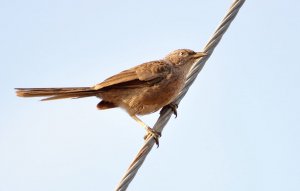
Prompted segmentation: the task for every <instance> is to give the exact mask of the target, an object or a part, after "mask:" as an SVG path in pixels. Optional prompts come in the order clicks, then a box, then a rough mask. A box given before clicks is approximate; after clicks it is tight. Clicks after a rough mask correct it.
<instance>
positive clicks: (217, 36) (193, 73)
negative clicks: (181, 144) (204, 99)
mask: <svg viewBox="0 0 300 191" xmlns="http://www.w3.org/2000/svg"><path fill="white" fill-rule="evenodd" d="M244 2H245V0H235V1H234V2H233V3H232V5H231V7H230V8H229V10H228V12H227V14H226V15H225V17H224V18H223V20H222V21H221V23H220V25H219V27H218V28H217V29H216V31H215V32H214V34H213V36H212V37H211V39H210V40H209V41H208V43H207V44H206V46H205V47H204V49H203V52H205V53H207V56H205V57H203V58H201V59H199V60H198V61H197V62H196V63H195V64H194V65H193V67H192V68H191V70H190V72H189V74H188V76H187V80H186V83H185V87H184V88H183V89H182V90H181V92H180V93H179V95H178V96H177V98H176V99H175V100H174V102H173V103H175V104H179V103H180V101H181V100H182V98H183V97H184V96H185V94H186V93H187V91H188V89H189V88H190V86H191V85H192V84H193V82H194V80H195V79H196V77H197V75H198V74H199V73H200V71H201V70H202V68H203V66H204V64H205V63H206V61H207V60H208V58H209V57H210V56H211V54H212V53H213V51H214V49H215V48H216V46H217V45H218V43H219V42H220V40H221V38H222V36H223V35H224V33H225V32H226V30H227V29H228V27H229V25H230V24H231V22H232V21H233V19H234V18H235V16H236V15H237V13H238V11H239V9H240V8H241V6H242V5H243V3H244ZM172 113H173V111H172V110H171V109H170V108H168V107H166V108H163V110H162V112H161V113H160V116H159V118H158V120H157V121H156V123H155V125H154V127H153V129H154V130H155V131H157V132H162V130H163V128H164V127H165V125H166V124H167V123H168V121H169V119H170V117H171V115H172ZM154 143H155V141H154V138H153V137H151V136H149V137H148V138H147V139H146V140H145V143H144V145H143V147H142V148H141V149H140V150H139V152H138V154H137V155H136V157H135V158H134V160H133V161H132V163H131V164H130V166H129V168H128V170H127V171H126V173H125V175H124V176H123V177H122V179H121V181H120V182H119V184H118V185H117V187H116V188H115V190H116V191H124V190H126V189H127V187H128V186H129V184H130V182H131V181H132V180H133V178H134V177H135V175H136V173H137V172H138V170H139V168H140V167H141V166H142V164H143V162H144V161H145V159H146V157H147V155H148V153H149V152H150V151H151V149H152V147H153V145H154Z"/></svg>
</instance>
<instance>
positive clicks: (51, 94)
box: [15, 87, 99, 101]
mask: <svg viewBox="0 0 300 191" xmlns="http://www.w3.org/2000/svg"><path fill="white" fill-rule="evenodd" d="M15 89H16V90H17V91H16V94H17V96H19V97H46V98H44V99H42V100H41V101H48V100H55V99H65V98H83V97H90V96H96V95H97V94H99V90H94V89H93V88H91V87H72V88H15Z"/></svg>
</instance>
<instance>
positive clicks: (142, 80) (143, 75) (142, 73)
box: [93, 60, 172, 90]
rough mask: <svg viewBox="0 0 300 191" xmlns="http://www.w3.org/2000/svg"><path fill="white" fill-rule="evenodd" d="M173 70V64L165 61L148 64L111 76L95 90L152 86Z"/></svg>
mask: <svg viewBox="0 0 300 191" xmlns="http://www.w3.org/2000/svg"><path fill="white" fill-rule="evenodd" d="M171 69H172V66H171V64H170V63H168V62H166V61H164V60H159V61H152V62H147V63H144V64H141V65H138V66H136V67H133V68H131V69H128V70H124V71H122V72H120V73H118V74H116V75H114V76H111V77H109V78H107V79H106V80H104V81H103V82H101V83H99V84H97V85H95V86H94V87H93V88H94V89H95V90H99V89H102V88H108V87H111V88H114V87H115V88H128V87H138V86H141V85H144V84H148V85H151V84H153V83H157V82H158V81H160V80H161V79H163V78H164V77H165V76H166V75H167V74H168V73H170V72H171Z"/></svg>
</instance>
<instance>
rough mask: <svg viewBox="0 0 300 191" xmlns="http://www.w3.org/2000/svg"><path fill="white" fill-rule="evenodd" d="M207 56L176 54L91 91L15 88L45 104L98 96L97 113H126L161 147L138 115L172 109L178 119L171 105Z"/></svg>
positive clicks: (199, 53) (132, 70)
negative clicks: (117, 109) (115, 110)
mask: <svg viewBox="0 0 300 191" xmlns="http://www.w3.org/2000/svg"><path fill="white" fill-rule="evenodd" d="M205 55H206V54H205V53H203V52H194V51H192V50H188V49H180V50H175V51H173V52H171V53H170V54H168V55H167V56H166V57H165V58H164V59H162V60H157V61H152V62H146V63H144V64H141V65H138V66H135V67H133V68H130V69H128V70H124V71H122V72H120V73H118V74H116V75H114V76H112V77H110V78H107V79H106V80H104V81H103V82H101V83H99V84H96V85H95V86H92V87H63V88H16V90H17V91H16V93H17V96H20V97H46V98H44V99H42V101H48V100H56V99H64V98H84V97H90V96H96V97H98V98H100V99H102V100H101V101H100V103H98V105H97V108H98V109H100V110H104V109H110V108H115V107H121V108H123V109H125V110H126V112H127V113H128V114H129V115H130V116H131V117H132V118H133V119H134V120H135V121H137V122H138V123H139V124H141V125H142V126H143V127H144V128H145V129H146V131H147V135H146V136H145V137H147V136H153V137H154V139H155V141H156V144H157V145H158V138H159V137H160V133H157V132H156V131H154V130H153V129H152V128H150V127H149V126H148V125H146V124H145V123H144V122H143V121H142V120H140V119H139V118H138V117H137V115H146V114H149V113H153V112H156V111H158V110H159V109H161V108H162V107H164V106H170V107H171V108H172V109H173V111H174V114H175V115H176V116H177V112H176V108H177V107H176V106H175V105H174V104H172V101H173V100H174V98H175V97H176V96H177V95H178V93H179V92H180V90H181V89H182V88H183V86H184V84H185V80H186V75H187V73H188V72H189V70H190V68H191V66H192V65H193V63H195V61H196V60H198V59H199V58H201V57H203V56H205Z"/></svg>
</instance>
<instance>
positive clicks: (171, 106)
mask: <svg viewBox="0 0 300 191" xmlns="http://www.w3.org/2000/svg"><path fill="white" fill-rule="evenodd" d="M168 107H169V108H171V110H172V111H173V114H174V115H175V118H177V108H178V104H176V103H169V104H168V105H166V106H164V107H163V109H162V110H161V111H160V114H162V112H164V109H167V108H168Z"/></svg>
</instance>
